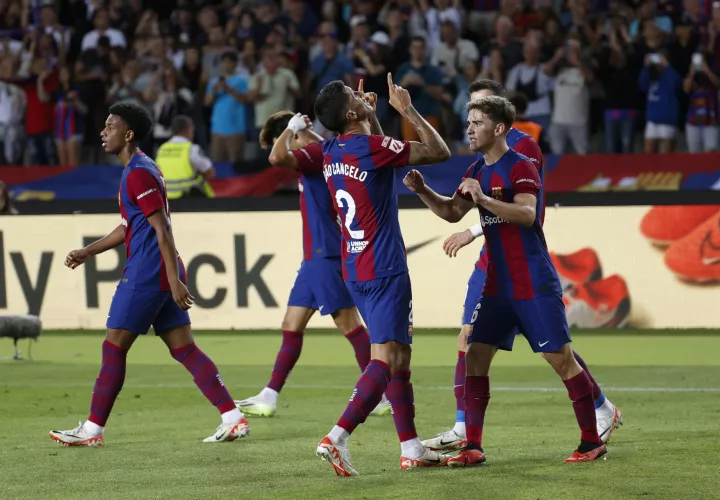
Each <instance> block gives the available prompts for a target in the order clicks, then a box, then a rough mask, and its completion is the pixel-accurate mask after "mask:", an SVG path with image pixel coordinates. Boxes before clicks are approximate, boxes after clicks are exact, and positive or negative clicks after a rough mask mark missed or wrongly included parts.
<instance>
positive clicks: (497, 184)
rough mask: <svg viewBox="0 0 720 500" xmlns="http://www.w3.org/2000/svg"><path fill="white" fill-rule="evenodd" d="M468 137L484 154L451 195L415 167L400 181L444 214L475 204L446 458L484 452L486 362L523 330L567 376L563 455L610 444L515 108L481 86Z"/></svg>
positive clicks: (471, 460) (479, 458) (590, 454)
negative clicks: (474, 247) (457, 420)
mask: <svg viewBox="0 0 720 500" xmlns="http://www.w3.org/2000/svg"><path fill="white" fill-rule="evenodd" d="M468 111H469V114H468V136H469V138H470V147H471V149H473V150H474V151H478V152H480V153H482V154H483V159H482V160H478V161H476V162H474V163H473V165H471V167H470V169H469V170H468V173H467V174H466V177H465V178H464V179H463V182H462V184H461V185H460V188H459V189H458V192H457V194H458V195H459V196H453V197H452V198H450V199H448V198H445V197H440V196H438V195H437V194H436V193H434V192H432V191H431V190H429V189H427V188H426V186H424V182H423V180H422V176H420V174H419V173H418V172H417V171H416V170H414V171H411V172H410V173H408V175H407V176H406V178H405V184H406V185H407V186H408V188H410V189H411V190H412V191H415V192H416V193H418V194H419V195H420V197H421V198H422V199H423V201H424V202H425V203H426V204H427V205H428V206H429V207H430V208H431V209H432V210H433V212H435V213H436V214H437V215H439V216H440V217H441V218H444V219H445V220H448V221H458V220H460V219H461V218H462V217H463V216H464V215H465V214H466V213H467V212H469V211H470V210H471V209H472V208H473V207H474V206H476V205H477V206H478V207H479V210H480V221H481V223H482V225H483V229H484V234H485V239H486V245H487V253H488V275H487V279H486V282H485V287H484V289H483V293H482V298H481V299H480V302H479V303H478V304H477V306H476V308H475V311H474V312H473V317H472V318H471V322H472V325H473V328H472V333H471V334H470V337H469V338H468V342H469V347H468V351H467V354H466V364H467V371H466V379H465V412H466V413H465V417H466V429H467V442H466V446H465V448H463V449H462V451H461V452H460V453H459V454H458V455H457V456H456V457H453V458H451V459H450V460H448V466H452V467H464V466H469V465H479V464H482V463H484V462H485V453H484V452H483V450H482V428H483V422H484V418H485V410H486V409H487V404H488V401H489V399H490V386H489V378H488V372H489V369H490V364H491V362H492V359H493V357H494V355H495V353H496V352H497V350H498V349H503V350H511V349H512V345H513V341H514V338H515V335H516V333H517V332H518V331H520V332H522V334H523V335H524V336H525V338H526V339H527V340H528V342H529V343H530V346H531V348H532V349H533V351H534V352H539V353H542V355H543V357H544V358H545V359H546V360H547V361H548V362H549V363H550V365H551V366H552V367H553V368H554V369H555V371H556V373H557V374H558V375H559V376H560V378H561V379H562V380H563V382H564V383H565V386H566V387H567V390H568V394H569V396H570V399H571V401H572V402H573V408H574V410H575V415H576V418H577V421H578V425H579V427H580V430H581V438H580V440H581V441H580V446H579V447H578V449H577V450H576V451H575V452H573V454H572V455H571V456H570V457H569V458H567V459H566V461H567V462H586V461H591V460H595V459H597V458H599V457H601V456H602V455H604V454H605V453H606V452H607V448H606V447H605V445H604V444H603V443H602V441H601V439H600V436H599V435H598V431H597V422H596V418H595V405H594V403H593V384H592V382H591V380H590V377H589V376H588V374H587V372H586V371H585V370H584V369H583V368H582V366H581V365H580V364H579V363H578V362H577V361H576V359H575V357H574V355H573V351H572V348H571V346H570V343H571V340H570V332H569V330H568V325H567V321H566V319H565V308H564V305H563V301H562V287H561V285H560V279H559V278H558V275H557V272H556V271H555V267H554V266H553V264H552V260H551V259H550V254H549V252H548V249H547V245H546V243H545V236H544V234H543V230H542V214H543V212H544V203H543V187H542V183H541V180H540V176H539V174H538V170H537V168H536V167H535V166H534V165H533V164H532V162H531V161H530V160H529V159H528V158H527V157H526V156H523V155H521V154H520V153H518V152H516V151H513V150H512V149H510V148H509V147H508V145H507V133H508V131H509V130H510V128H511V126H512V124H513V121H514V119H515V108H514V107H513V106H512V104H511V103H510V102H509V101H508V100H507V99H505V98H503V97H499V96H488V97H483V98H481V99H478V100H475V101H471V102H470V103H469V104H468Z"/></svg>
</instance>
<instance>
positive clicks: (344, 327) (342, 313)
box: [332, 308, 362, 335]
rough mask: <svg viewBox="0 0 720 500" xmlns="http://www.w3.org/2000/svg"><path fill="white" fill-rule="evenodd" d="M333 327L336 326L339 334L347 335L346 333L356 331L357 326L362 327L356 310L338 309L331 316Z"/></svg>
mask: <svg viewBox="0 0 720 500" xmlns="http://www.w3.org/2000/svg"><path fill="white" fill-rule="evenodd" d="M332 318H333V321H335V326H337V328H338V330H340V333H342V334H343V335H347V334H348V333H350V332H352V331H354V330H356V329H357V328H358V327H359V326H362V322H361V320H360V315H359V314H358V312H357V309H355V308H352V309H338V310H337V311H336V312H334V313H333V315H332Z"/></svg>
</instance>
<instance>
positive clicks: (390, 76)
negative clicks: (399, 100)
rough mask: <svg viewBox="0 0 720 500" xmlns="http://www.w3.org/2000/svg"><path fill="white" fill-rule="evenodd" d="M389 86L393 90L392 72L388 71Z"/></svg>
mask: <svg viewBox="0 0 720 500" xmlns="http://www.w3.org/2000/svg"><path fill="white" fill-rule="evenodd" d="M388 87H389V88H390V91H391V92H392V90H393V81H392V73H388Z"/></svg>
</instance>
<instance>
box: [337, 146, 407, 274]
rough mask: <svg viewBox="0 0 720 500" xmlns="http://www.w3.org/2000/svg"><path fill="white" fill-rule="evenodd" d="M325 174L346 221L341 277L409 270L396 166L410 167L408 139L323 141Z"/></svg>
mask: <svg viewBox="0 0 720 500" xmlns="http://www.w3.org/2000/svg"><path fill="white" fill-rule="evenodd" d="M323 156H324V159H323V174H324V176H325V181H326V182H327V185H328V187H329V188H330V194H331V195H332V198H333V201H334V203H335V209H336V210H337V213H339V214H340V219H341V221H342V228H341V229H342V246H341V251H342V260H343V277H344V278H345V279H346V280H348V281H369V280H374V279H377V278H384V277H388V276H395V275H397V274H401V273H403V272H405V271H407V258H406V253H405V243H404V241H403V237H402V233H401V232H400V221H399V219H398V192H397V184H396V179H395V178H396V175H395V172H394V171H393V169H394V168H402V167H405V166H407V164H408V161H409V159H410V143H408V142H407V141H398V140H396V139H393V138H392V137H385V136H378V135H360V134H357V135H341V136H338V137H335V138H333V139H330V140H328V141H326V142H325V144H324V147H323Z"/></svg>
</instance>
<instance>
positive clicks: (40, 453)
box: [0, 330, 720, 500]
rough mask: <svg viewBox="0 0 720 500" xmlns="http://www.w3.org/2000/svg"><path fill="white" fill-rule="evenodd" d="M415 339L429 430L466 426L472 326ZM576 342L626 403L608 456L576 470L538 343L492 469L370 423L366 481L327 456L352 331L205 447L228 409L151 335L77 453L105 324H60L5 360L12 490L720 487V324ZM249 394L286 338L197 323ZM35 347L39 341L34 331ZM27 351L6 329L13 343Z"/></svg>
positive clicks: (489, 439) (210, 349)
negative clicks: (415, 450)
mask: <svg viewBox="0 0 720 500" xmlns="http://www.w3.org/2000/svg"><path fill="white" fill-rule="evenodd" d="M451 333H454V330H448V331H445V332H443V331H420V332H418V333H417V334H416V335H415V341H414V345H413V348H414V351H413V375H412V377H413V383H414V387H415V401H416V414H417V417H416V422H417V427H418V432H419V433H420V437H421V438H426V437H430V436H432V435H434V434H436V433H437V432H439V431H441V430H443V428H444V427H450V426H452V424H453V421H454V415H455V400H454V397H453V393H452V390H451V386H452V380H453V371H454V364H455V359H456V350H455V343H456V341H455V337H454V335H450V334H451ZM574 337H575V348H576V350H577V351H578V352H580V353H581V354H582V355H583V357H584V358H585V359H586V361H587V362H588V364H589V365H590V368H591V370H592V371H593V374H594V376H595V378H596V379H597V380H598V382H599V383H600V384H601V385H602V386H603V390H604V392H605V394H606V395H607V396H608V397H609V398H610V399H611V400H612V401H613V402H614V403H615V404H617V405H618V406H619V407H620V409H621V410H622V411H623V413H624V416H625V425H624V426H623V427H622V428H620V429H619V430H618V431H616V433H615V434H614V435H613V438H612V440H611V442H610V443H609V446H608V448H609V453H608V454H607V459H606V460H602V461H598V462H597V463H589V464H564V463H563V462H562V461H563V459H564V458H565V457H566V456H568V455H569V454H570V453H571V452H572V451H573V449H574V447H575V446H576V445H577V444H578V442H579V431H578V429H577V424H576V422H575V419H574V415H573V412H572V407H571V404H570V401H569V400H568V397H567V393H566V391H565V389H564V387H563V385H562V383H561V382H560V381H559V380H558V379H557V377H556V376H555V375H554V374H553V373H552V371H551V369H550V368H549V367H548V366H546V365H545V364H544V362H543V361H542V360H541V359H540V357H539V356H537V355H534V354H532V352H531V351H530V349H529V348H528V346H527V344H526V343H525V341H524V340H523V339H522V338H518V339H517V340H516V343H515V351H514V352H512V353H500V354H499V355H498V356H497V357H496V362H495V364H494V366H493V369H492V372H491V386H492V388H493V392H492V399H491V401H490V407H489V409H488V414H487V418H486V423H485V432H484V439H485V442H484V446H485V451H486V452H487V455H488V466H486V467H481V468H474V469H467V470H449V469H446V468H445V469H426V470H416V471H408V472H403V471H400V470H399V456H400V446H399V444H398V442H397V438H396V435H395V430H394V427H393V424H392V417H389V416H388V417H370V418H369V419H368V421H367V422H366V424H365V425H363V426H361V427H360V428H359V429H358V430H357V431H356V432H355V434H354V435H353V437H352V438H351V441H350V449H351V452H352V457H353V465H354V466H355V467H356V468H357V470H358V471H359V472H360V476H359V477H357V478H337V477H336V476H335V474H334V473H333V472H332V468H331V467H330V466H329V465H328V464H327V463H325V462H322V461H320V460H319V459H318V458H317V457H316V456H315V446H316V445H317V443H318V441H319V440H320V439H321V438H322V437H323V436H324V435H325V434H326V433H327V432H328V431H329V430H330V428H331V427H332V425H333V424H334V423H335V421H336V420H337V418H338V417H339V415H340V413H341V412H342V410H343V408H344V407H345V404H346V402H347V400H348V398H349V396H350V394H351V391H352V387H353V385H354V383H355V381H356V379H357V377H358V374H359V370H358V367H357V365H356V364H355V359H354V357H353V355H352V349H351V347H350V345H349V343H348V342H347V341H346V340H345V339H344V338H342V337H341V336H340V335H339V334H330V333H325V332H322V333H321V332H312V333H310V334H307V335H306V338H305V345H304V349H303V355H302V357H301V359H300V362H299V363H298V365H297V367H296V368H295V370H294V371H293V373H292V374H291V376H290V380H289V382H288V384H287V386H286V387H285V389H284V390H283V392H282V394H281V396H280V401H279V407H278V413H277V415H276V416H275V417H273V418H267V419H263V418H250V423H251V425H252V432H251V435H250V437H248V438H246V439H243V440H238V441H235V442H233V443H222V444H210V443H208V444H205V443H202V442H201V440H202V439H203V438H205V437H207V436H209V435H211V434H212V433H213V432H214V430H215V427H216V426H217V425H218V423H219V422H220V418H219V415H218V414H217V410H215V408H213V407H212V406H210V404H209V403H208V402H207V401H206V400H205V399H204V398H203V396H202V394H200V392H199V391H198V390H197V389H196V388H195V386H194V384H193V383H192V380H191V378H190V376H189V374H188V373H187V372H186V371H185V369H184V368H183V367H182V366H180V365H178V364H177V363H176V362H175V361H174V360H173V359H172V358H171V357H170V356H169V354H168V353H167V351H166V349H165V348H164V345H163V344H162V342H161V341H160V340H159V339H156V338H153V337H152V336H149V337H148V338H143V339H139V340H138V342H137V343H136V344H135V346H134V347H133V349H132V351H131V352H130V354H129V358H128V370H127V378H126V382H125V387H124V389H123V391H122V393H121V394H120V397H119V399H118V401H117V403H116V404H115V408H114V410H113V414H112V415H111V417H110V420H109V422H108V426H107V428H106V432H105V440H106V443H105V447H103V448H98V449H88V448H64V447H61V446H60V445H58V444H57V443H55V442H54V441H52V440H51V439H50V438H49V437H48V431H49V430H50V429H70V428H73V427H75V426H76V425H77V422H78V420H84V419H85V418H86V417H87V412H88V408H89V403H90V394H91V391H92V386H93V383H94V380H95V377H96V375H97V371H98V367H99V362H100V343H101V341H102V336H100V335H98V334H96V333H82V332H63V333H54V332H45V333H43V335H42V336H41V337H40V340H39V342H38V343H37V344H33V347H32V355H33V358H34V360H35V361H34V362H22V361H12V360H3V361H1V362H0V499H14V498H20V499H25V498H27V499H38V498H52V499H64V498H73V499H74V498H82V499H85V498H103V499H105V498H121V499H134V498H163V499H164V498H167V499H174V500H177V499H184V498H192V499H225V498H227V499H239V498H242V499H244V498H249V499H277V498H281V499H289V498H313V499H317V498H329V499H332V498H343V499H355V498H359V499H389V498H397V499H403V500H409V499H413V498H426V497H427V498H437V499H445V498H447V499H453V500H455V499H457V500H460V499H465V498H480V499H533V500H534V499H548V500H556V499H565V498H567V499H573V500H577V499H584V498H588V499H589V498H592V499H598V498H607V499H613V500H616V499H635V498H644V499H652V500H654V499H664V498H668V499H673V500H675V499H705V498H708V499H709V498H716V499H717V498H720V355H719V353H720V335H718V334H712V332H711V333H710V334H707V333H703V332H692V331H689V332H675V333H674V334H652V333H650V332H626V333H624V334H614V333H610V332H605V333H600V334H596V333H595V334H581V333H576V334H575V335H574ZM196 339H197V343H198V345H199V346H200V347H201V348H202V349H203V350H204V351H205V352H207V353H208V354H209V355H210V356H211V357H212V358H213V359H214V361H215V363H216V364H217V365H218V367H219V369H220V373H221V374H222V376H223V379H224V381H225V383H226V385H227V386H228V388H229V389H230V392H231V394H232V395H233V397H234V398H236V399H240V398H244V397H248V396H251V395H254V394H256V393H257V392H258V391H259V390H260V389H261V388H262V387H263V386H264V384H265V383H266V382H267V379H268V377H269V374H270V369H271V366H272V362H273V360H274V357H275V354H276V352H277V349H278V347H279V344H280V336H279V334H272V333H261V332H255V333H249V332H242V333H239V332H235V333H218V332H201V333H197V334H196ZM21 347H22V349H23V352H24V353H26V351H27V344H26V343H24V342H23V343H21ZM10 352H11V345H10V342H9V341H7V340H6V339H5V340H0V355H4V356H7V355H8V354H10Z"/></svg>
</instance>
